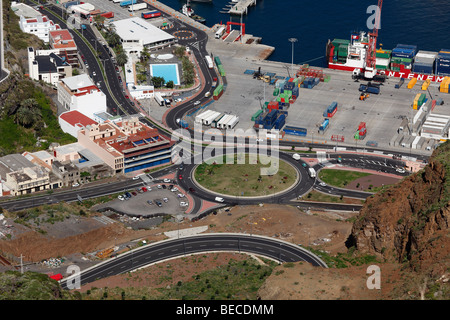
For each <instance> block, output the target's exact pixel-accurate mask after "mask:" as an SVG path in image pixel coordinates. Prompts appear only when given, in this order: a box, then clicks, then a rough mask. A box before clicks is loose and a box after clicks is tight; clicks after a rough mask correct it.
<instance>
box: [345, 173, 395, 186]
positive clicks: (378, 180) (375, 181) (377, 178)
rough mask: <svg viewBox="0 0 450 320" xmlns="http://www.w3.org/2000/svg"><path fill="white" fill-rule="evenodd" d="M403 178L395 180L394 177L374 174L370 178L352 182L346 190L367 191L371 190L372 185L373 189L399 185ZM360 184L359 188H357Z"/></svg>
mask: <svg viewBox="0 0 450 320" xmlns="http://www.w3.org/2000/svg"><path fill="white" fill-rule="evenodd" d="M399 180H401V178H394V177H387V176H382V175H377V174H372V175H370V176H366V177H362V178H358V179H356V180H353V181H352V182H350V183H349V184H348V185H347V186H346V188H347V189H352V190H367V189H369V187H370V185H372V187H373V188H375V187H381V186H383V185H390V184H395V183H397V182H398V181H399ZM358 184H359V186H358V187H356V186H357V185H358Z"/></svg>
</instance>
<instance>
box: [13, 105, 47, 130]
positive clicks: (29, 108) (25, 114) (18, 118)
mask: <svg viewBox="0 0 450 320" xmlns="http://www.w3.org/2000/svg"><path fill="white" fill-rule="evenodd" d="M41 119H42V113H41V110H40V109H39V106H38V104H37V102H36V100H35V99H33V98H28V99H25V100H23V101H22V102H21V103H20V107H19V108H18V109H17V111H16V114H15V119H14V120H15V122H16V123H17V124H20V125H22V126H24V127H27V128H29V127H31V126H33V124H35V123H36V122H38V121H39V120H41Z"/></svg>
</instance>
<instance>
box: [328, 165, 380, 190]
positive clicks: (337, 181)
mask: <svg viewBox="0 0 450 320" xmlns="http://www.w3.org/2000/svg"><path fill="white" fill-rule="evenodd" d="M370 175H371V173H366V172H357V171H346V170H334V169H323V170H320V172H319V178H320V180H322V181H323V182H325V183H326V184H329V185H331V186H335V187H339V188H344V187H345V186H347V185H348V184H349V183H350V182H352V181H354V180H356V179H359V178H363V177H367V176H370Z"/></svg>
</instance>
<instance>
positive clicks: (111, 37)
mask: <svg viewBox="0 0 450 320" xmlns="http://www.w3.org/2000/svg"><path fill="white" fill-rule="evenodd" d="M105 40H106V42H108V45H109V46H110V47H112V48H115V47H117V46H118V45H120V44H121V43H122V40H121V39H120V36H119V35H118V34H117V33H116V32H115V31H114V30H111V31H110V32H108V33H107V34H106V37H105Z"/></svg>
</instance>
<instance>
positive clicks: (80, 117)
mask: <svg viewBox="0 0 450 320" xmlns="http://www.w3.org/2000/svg"><path fill="white" fill-rule="evenodd" d="M58 122H59V125H60V127H61V129H62V131H64V132H66V133H69V134H70V135H72V136H74V137H75V138H77V136H78V130H81V129H85V128H86V127H87V126H90V125H93V124H97V122H96V121H94V120H92V119H91V118H89V117H87V116H85V115H84V114H82V113H81V112H79V111H77V110H73V111H66V112H63V113H61V115H60V116H59V118H58Z"/></svg>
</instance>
